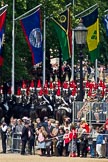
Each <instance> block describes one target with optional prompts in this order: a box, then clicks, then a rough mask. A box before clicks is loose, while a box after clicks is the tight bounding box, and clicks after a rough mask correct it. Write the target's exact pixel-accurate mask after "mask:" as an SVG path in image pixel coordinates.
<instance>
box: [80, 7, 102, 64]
mask: <svg viewBox="0 0 108 162" xmlns="http://www.w3.org/2000/svg"><path fill="white" fill-rule="evenodd" d="M82 20H83V24H84V26H85V27H87V29H88V34H87V44H88V49H89V54H90V61H91V62H94V61H95V60H96V59H97V58H98V57H99V18H98V8H96V9H95V10H94V11H93V12H91V13H90V14H88V15H86V16H83V17H82Z"/></svg>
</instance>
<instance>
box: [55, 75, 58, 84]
mask: <svg viewBox="0 0 108 162" xmlns="http://www.w3.org/2000/svg"><path fill="white" fill-rule="evenodd" d="M57 81H58V77H57V74H56V75H55V82H57Z"/></svg>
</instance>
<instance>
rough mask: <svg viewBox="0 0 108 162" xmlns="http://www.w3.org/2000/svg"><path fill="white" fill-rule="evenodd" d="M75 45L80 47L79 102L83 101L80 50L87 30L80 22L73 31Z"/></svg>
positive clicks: (81, 57) (81, 55) (80, 57)
mask: <svg viewBox="0 0 108 162" xmlns="http://www.w3.org/2000/svg"><path fill="white" fill-rule="evenodd" d="M74 33H75V40H76V44H77V45H78V46H79V47H80V53H79V59H80V92H79V101H83V96H84V91H83V70H82V68H83V67H82V61H83V54H82V48H83V46H84V45H85V44H86V38H87V28H86V27H85V26H84V25H83V23H82V21H80V23H79V25H78V26H77V27H76V28H75V29H74Z"/></svg>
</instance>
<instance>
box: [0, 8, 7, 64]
mask: <svg viewBox="0 0 108 162" xmlns="http://www.w3.org/2000/svg"><path fill="white" fill-rule="evenodd" d="M6 13H7V10H5V11H4V12H2V14H1V15H0V66H2V65H3V60H4V59H3V45H4V40H5V20H6Z"/></svg>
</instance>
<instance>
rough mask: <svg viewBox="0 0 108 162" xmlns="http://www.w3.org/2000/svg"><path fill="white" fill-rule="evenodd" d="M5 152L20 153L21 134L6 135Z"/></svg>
mask: <svg viewBox="0 0 108 162" xmlns="http://www.w3.org/2000/svg"><path fill="white" fill-rule="evenodd" d="M7 151H11V152H14V151H16V152H20V151H21V134H18V133H14V134H12V135H11V134H7Z"/></svg>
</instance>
